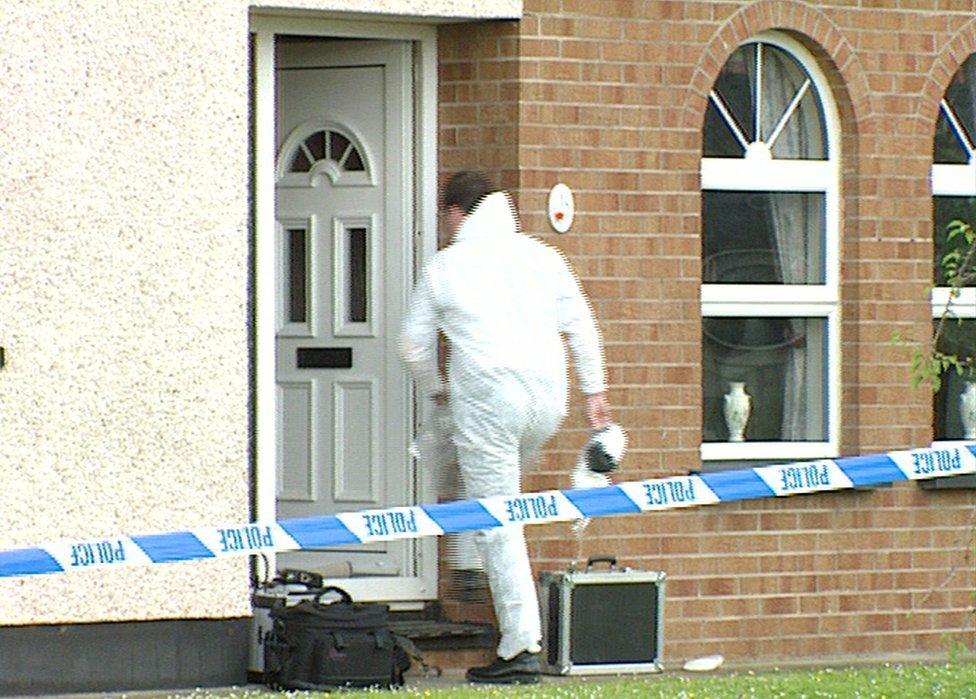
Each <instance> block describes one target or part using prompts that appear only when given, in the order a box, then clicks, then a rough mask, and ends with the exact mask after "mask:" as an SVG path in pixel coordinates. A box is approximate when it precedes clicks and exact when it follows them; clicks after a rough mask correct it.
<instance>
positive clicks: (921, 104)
mask: <svg viewBox="0 0 976 699" xmlns="http://www.w3.org/2000/svg"><path fill="white" fill-rule="evenodd" d="M973 53H976V18H974V19H971V20H970V21H969V22H967V23H966V24H964V25H963V26H962V28H961V29H960V30H959V31H958V32H956V35H955V36H954V37H953V38H952V40H951V41H949V43H947V44H946V45H945V48H943V49H942V51H941V52H939V54H938V55H937V56H936V57H935V60H934V61H932V67H931V68H929V72H928V74H927V75H926V76H925V83H924V85H923V86H922V94H921V96H920V97H919V100H918V105H917V108H916V113H915V114H916V119H915V127H916V133H918V134H921V135H925V136H926V137H927V138H928V140H929V141H931V140H932V139H933V138H935V125H936V122H938V120H939V101H940V100H941V99H942V98H943V97H944V96H945V93H946V90H947V89H948V87H949V81H951V80H952V77H953V76H954V75H955V74H956V71H958V70H959V67H960V66H961V65H962V64H963V62H964V61H965V60H966V59H967V58H969V56H970V54H973Z"/></svg>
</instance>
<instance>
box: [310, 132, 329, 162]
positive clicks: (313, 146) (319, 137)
mask: <svg viewBox="0 0 976 699" xmlns="http://www.w3.org/2000/svg"><path fill="white" fill-rule="evenodd" d="M305 145H306V146H307V147H308V150H309V151H310V152H311V154H312V157H313V158H315V160H316V161H319V160H322V158H324V157H325V131H319V132H317V133H313V134H312V135H311V136H309V137H308V138H306V139H305Z"/></svg>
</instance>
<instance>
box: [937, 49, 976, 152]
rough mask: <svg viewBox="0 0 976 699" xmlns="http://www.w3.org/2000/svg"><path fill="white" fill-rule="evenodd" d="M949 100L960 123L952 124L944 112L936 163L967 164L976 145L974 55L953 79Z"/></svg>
mask: <svg viewBox="0 0 976 699" xmlns="http://www.w3.org/2000/svg"><path fill="white" fill-rule="evenodd" d="M945 101H946V102H947V103H948V105H949V110H950V112H951V113H952V116H953V117H954V119H955V122H956V124H955V125H953V124H951V123H950V120H949V119H947V118H946V115H945V113H944V112H940V114H939V121H938V123H937V124H936V131H935V153H934V158H935V162H937V163H967V162H969V157H970V152H971V149H972V147H973V145H976V54H972V55H970V56H969V58H967V59H966V60H965V61H964V62H963V64H962V65H961V66H959V70H958V71H956V74H955V75H954V76H952V82H950V83H949V87H948V89H946V94H945ZM957 127H958V130H957ZM959 131H961V132H962V133H959Z"/></svg>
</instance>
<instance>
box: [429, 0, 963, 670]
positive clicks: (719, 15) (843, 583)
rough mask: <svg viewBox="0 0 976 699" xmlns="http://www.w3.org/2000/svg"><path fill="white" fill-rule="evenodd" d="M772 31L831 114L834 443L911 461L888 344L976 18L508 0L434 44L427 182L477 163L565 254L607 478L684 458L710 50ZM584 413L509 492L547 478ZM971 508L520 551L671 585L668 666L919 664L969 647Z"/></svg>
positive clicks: (924, 11)
mask: <svg viewBox="0 0 976 699" xmlns="http://www.w3.org/2000/svg"><path fill="white" fill-rule="evenodd" d="M768 29H779V30H783V31H787V32H789V33H791V34H792V35H793V36H794V37H795V38H797V39H799V40H800V41H801V42H802V43H804V44H805V45H806V46H807V47H808V48H809V49H810V51H811V52H812V53H813V55H814V56H815V57H816V59H817V60H818V61H819V62H820V64H821V66H822V68H823V70H824V72H825V73H826V75H827V77H828V79H829V81H830V84H831V86H832V90H833V93H834V94H833V98H834V100H835V101H836V103H837V105H838V109H839V112H840V117H841V130H842V134H843V136H842V142H841V144H840V148H841V159H842V171H843V175H842V212H841V215H842V219H841V220H842V223H841V231H842V233H841V234H842V241H841V254H842V272H841V275H842V284H841V294H842V314H843V325H842V344H843V357H842V360H843V369H842V372H843V377H842V381H843V394H842V404H843V415H842V434H841V439H842V453H844V454H858V453H872V452H879V451H889V450H893V449H899V448H909V447H914V446H923V445H926V444H928V443H929V442H930V440H931V436H932V428H931V422H932V415H931V410H932V407H931V396H930V395H929V394H928V393H927V391H926V389H919V390H914V391H913V390H912V389H910V388H909V381H910V372H909V363H908V357H907V352H906V351H905V350H903V349H900V348H897V347H895V346H894V345H893V344H892V343H891V341H890V338H891V333H892V331H893V330H895V329H898V330H899V331H901V332H902V333H903V334H904V335H907V336H914V337H924V336H925V335H926V334H927V333H928V332H930V322H931V319H930V311H929V306H928V301H927V288H928V286H929V284H930V283H931V267H932V263H931V259H932V232H931V227H932V224H931V213H932V207H931V190H930V185H929V181H928V173H929V167H930V165H931V153H932V138H933V133H934V127H935V121H936V117H937V110H938V101H939V99H940V98H941V97H942V95H943V93H944V92H945V89H946V87H947V85H948V82H949V79H950V78H951V76H952V75H953V73H954V72H955V71H956V69H957V68H958V66H959V65H960V64H961V63H962V61H963V60H965V58H966V57H967V56H968V55H969V54H970V53H972V52H973V51H976V3H974V2H972V1H971V0H967V1H965V2H963V1H959V2H953V1H951V0H930V1H925V0H919V1H917V2H903V1H902V2H897V1H896V0H888V1H886V2H882V1H880V0H879V1H877V2H872V1H870V0H863V1H862V2H859V3H850V2H840V1H837V2H820V3H813V2H811V3H804V2H797V1H793V0H781V1H778V2H770V1H761V2H706V1H701V2H679V1H670V2H656V1H650V0H648V1H646V2H645V1H639V0H604V1H603V2H593V1H592V0H525V16H524V18H523V19H522V20H521V21H520V22H518V23H501V24H473V25H464V26H456V27H445V28H443V29H442V30H441V33H440V47H441V49H440V51H441V78H442V83H441V96H442V103H441V111H440V116H441V124H440V136H441V150H440V152H441V163H442V169H443V171H444V172H450V171H453V170H455V169H459V168H462V167H483V168H485V169H488V170H489V171H490V172H491V173H492V174H493V175H495V176H496V177H497V178H498V180H499V181H500V182H502V183H503V184H504V185H505V186H507V187H510V188H512V190H513V191H514V193H515V194H516V196H517V198H518V201H519V205H520V209H521V213H522V217H523V227H524V229H525V230H526V231H527V232H529V233H532V234H536V235H539V236H540V237H541V238H543V239H544V240H546V241H548V242H550V243H552V244H554V245H557V246H558V247H560V248H561V249H562V250H564V251H565V253H566V254H567V255H568V257H569V258H570V259H571V261H572V262H573V263H574V265H575V267H576V269H577V271H578V272H579V274H580V277H581V278H582V280H583V283H584V286H585V288H586V289H587V291H588V293H589V295H590V299H591V302H592V304H593V307H594V310H595V311H596V314H597V316H598V318H599V320H600V322H601V326H602V330H603V333H604V340H605V344H606V350H607V358H608V362H609V373H610V382H611V386H612V388H611V394H610V395H611V400H612V402H613V404H614V405H615V407H616V417H617V419H618V420H619V421H620V422H621V423H622V424H624V425H625V427H626V428H627V429H628V430H629V432H630V435H631V453H630V454H629V456H628V458H627V460H626V463H625V467H626V470H625V472H624V473H623V474H622V477H624V478H626V479H627V480H636V479H640V478H649V477H656V476H664V475H675V474H683V473H686V472H687V471H688V470H689V469H692V468H695V467H697V466H698V465H699V456H698V447H699V442H700V439H701V417H700V405H701V389H700V385H701V367H700V362H701V335H700V332H701V330H700V323H701V317H700V303H699V291H698V289H699V284H700V282H701V278H700V269H701V261H700V254H701V252H700V229H701V220H700V191H699V187H700V185H699V175H698V172H699V164H700V157H701V146H702V144H701V124H702V120H703V117H704V113H705V107H706V101H707V94H708V91H709V89H710V88H711V86H712V84H713V83H714V81H715V79H716V77H717V76H718V73H719V70H720V69H721V67H722V65H723V63H724V62H725V60H726V59H727V58H728V56H729V55H730V54H731V52H732V51H734V50H735V48H736V47H737V46H738V45H739V44H740V43H741V42H742V41H743V40H745V39H747V38H749V37H751V36H754V35H755V34H757V33H758V32H760V31H764V30H768ZM557 181H563V182H566V183H567V184H569V185H570V186H571V187H572V188H573V189H574V192H575V194H576V204H577V219H576V222H575V225H574V227H573V230H572V231H571V232H570V233H569V234H566V235H564V236H556V235H554V234H552V233H551V232H550V231H549V229H548V224H547V222H546V219H545V204H546V196H547V193H548V190H549V188H550V187H551V186H552V184H554V183H555V182H557ZM579 407H580V406H579V404H578V402H577V403H574V404H573V406H572V413H571V417H570V419H569V420H568V422H567V425H566V429H564V430H563V431H562V432H561V433H560V435H559V436H558V438H557V439H556V440H555V441H554V443H553V444H552V447H551V449H550V450H549V451H548V452H547V454H546V456H545V459H544V460H543V463H542V464H540V465H539V466H536V467H534V468H531V469H529V472H528V473H527V475H526V477H525V487H526V489H528V490H538V489H544V488H553V487H567V486H568V475H567V474H568V472H569V469H570V467H571V464H572V461H573V458H574V456H575V452H576V450H577V449H578V448H579V446H580V445H581V444H582V442H583V441H584V433H583V430H582V428H583V422H582V420H581V417H580V411H579ZM974 511H976V493H974V492H972V491H956V492H931V491H922V490H919V489H918V488H917V487H916V486H913V485H910V484H903V485H896V486H894V487H891V488H881V489H876V490H872V491H857V492H841V493H832V494H823V495H807V496H800V497H796V498H791V499H788V500H763V501H754V502H745V503H738V504H730V505H721V506H716V507H711V508H703V509H698V510H694V511H691V510H689V511H675V512H664V513H657V514H645V515H641V516H635V517H616V518H610V519H603V520H599V521H594V522H593V523H592V524H591V525H590V529H589V530H588V533H587V537H586V540H585V541H583V542H577V541H576V540H575V539H574V538H573V536H572V534H571V532H570V529H569V527H568V526H562V525H553V526H546V527H538V528H535V529H531V530H529V537H530V550H531V553H532V557H533V561H534V562H535V564H536V566H537V568H538V569H539V570H551V569H560V568H564V567H565V566H566V565H567V563H568V562H569V561H570V560H574V559H579V558H581V557H585V556H588V555H595V554H600V553H613V554H615V555H617V556H618V558H620V559H621V561H622V562H623V563H625V564H628V565H631V566H634V567H639V568H644V569H660V570H664V571H666V572H667V573H668V575H669V582H668V603H667V609H666V617H667V627H666V632H665V635H666V638H667V648H666V653H667V655H668V656H669V657H671V658H673V659H680V658H684V657H689V656H692V655H698V654H704V653H707V652H721V653H723V654H725V655H726V656H727V657H729V658H731V659H740V660H743V659H772V658H784V657H785V658H789V657H810V656H828V655H830V656H834V655H837V656H846V655H853V654H879V655H880V654H893V653H903V652H910V653H911V652H915V653H924V652H935V651H941V650H945V648H946V647H947V643H949V642H950V641H952V640H959V641H964V642H966V643H968V644H970V645H971V644H972V638H973V635H972V634H973V629H974V615H973V613H972V607H973V600H972V591H973V589H974V587H976V573H974V562H973V559H972V554H971V551H972V543H973V542H972V538H973V527H974V519H973V518H974V515H973V513H974Z"/></svg>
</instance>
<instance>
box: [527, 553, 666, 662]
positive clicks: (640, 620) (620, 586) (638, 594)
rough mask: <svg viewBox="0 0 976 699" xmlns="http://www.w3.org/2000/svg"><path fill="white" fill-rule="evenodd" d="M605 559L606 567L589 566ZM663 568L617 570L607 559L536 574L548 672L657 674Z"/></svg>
mask: <svg viewBox="0 0 976 699" xmlns="http://www.w3.org/2000/svg"><path fill="white" fill-rule="evenodd" d="M596 563H608V564H609V568H608V569H606V570H599V571H596V570H593V566H594V564H596ZM664 579H665V574H664V573H662V572H648V571H641V570H631V569H630V568H624V569H617V560H616V559H615V558H611V557H601V558H591V559H589V560H588V561H587V564H586V569H585V570H582V571H578V570H573V569H570V570H568V571H566V572H558V573H552V572H548V573H542V574H541V575H540V587H541V589H540V595H539V601H540V606H541V608H542V627H543V628H542V638H543V654H542V659H543V665H544V669H545V671H546V672H547V673H549V674H556V675H598V674H619V673H637V672H661V670H662V666H661V663H662V658H663V648H664Z"/></svg>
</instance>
